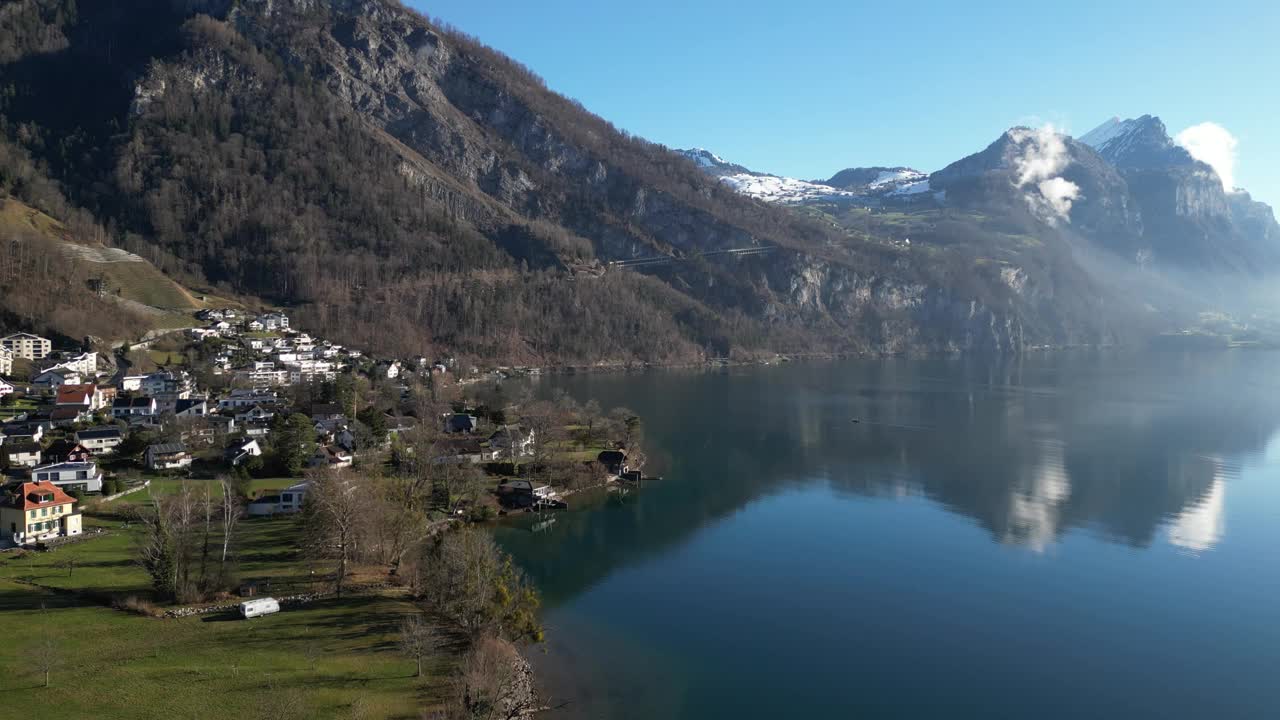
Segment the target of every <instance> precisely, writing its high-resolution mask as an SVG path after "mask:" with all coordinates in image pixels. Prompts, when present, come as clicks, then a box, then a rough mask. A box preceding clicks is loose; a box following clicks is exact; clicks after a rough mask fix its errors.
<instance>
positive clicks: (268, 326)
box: [258, 312, 289, 331]
mask: <svg viewBox="0 0 1280 720" xmlns="http://www.w3.org/2000/svg"><path fill="white" fill-rule="evenodd" d="M258 324H259V325H261V326H262V327H261V328H260V329H262V330H272V331H275V330H288V329H289V318H288V316H286V315H285V314H284V313H278V312H271V313H266V314H265V315H259V316H258Z"/></svg>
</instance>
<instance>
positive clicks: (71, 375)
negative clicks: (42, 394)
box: [31, 367, 81, 388]
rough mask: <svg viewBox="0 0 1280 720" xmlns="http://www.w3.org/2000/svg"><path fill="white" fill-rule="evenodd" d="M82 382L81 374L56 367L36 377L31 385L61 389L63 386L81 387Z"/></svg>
mask: <svg viewBox="0 0 1280 720" xmlns="http://www.w3.org/2000/svg"><path fill="white" fill-rule="evenodd" d="M80 381H81V377H80V373H78V372H76V371H75V370H68V369H67V368H60V367H55V368H50V369H48V370H45V371H44V372H42V373H40V374H39V375H36V376H35V378H33V379H32V380H31V384H33V385H39V386H41V387H47V388H60V387H62V386H63V385H79V384H80Z"/></svg>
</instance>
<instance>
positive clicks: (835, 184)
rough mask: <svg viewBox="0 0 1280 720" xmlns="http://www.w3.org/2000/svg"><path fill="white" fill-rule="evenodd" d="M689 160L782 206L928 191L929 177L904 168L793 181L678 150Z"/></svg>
mask: <svg viewBox="0 0 1280 720" xmlns="http://www.w3.org/2000/svg"><path fill="white" fill-rule="evenodd" d="M676 152H678V153H680V154H681V155H683V156H685V157H686V158H689V159H690V160H692V161H693V162H694V163H695V164H696V165H697V166H698V167H699V168H700V169H702V171H703V172H705V173H707V174H708V175H711V176H713V177H716V178H718V179H719V180H720V182H722V183H724V184H725V185H728V186H729V187H731V188H733V189H734V190H737V191H738V192H740V193H742V194H743V195H747V196H749V197H753V198H756V199H757V200H764V201H765V202H775V203H783V204H797V203H802V202H806V201H811V200H831V199H845V200H851V201H858V200H867V201H880V200H884V199H902V200H907V199H912V197H911V196H916V195H921V194H923V193H928V192H929V191H930V187H929V176H928V175H925V174H924V173H922V172H918V171H916V170H912V169H911V168H905V167H892V168H888V167H874V168H850V169H848V170H842V171H840V172H839V173H837V174H836V175H835V177H833V178H831V179H830V180H826V181H823V180H814V181H809V180H798V179H796V178H790V177H783V176H780V175H770V174H768V173H761V172H756V171H754V170H750V169H748V168H746V167H743V166H742V165H738V164H736V163H731V162H728V161H726V160H725V159H724V158H721V157H720V156H719V155H716V154H715V153H713V152H711V151H709V150H705V149H703V148H692V149H689V150H677V151H676Z"/></svg>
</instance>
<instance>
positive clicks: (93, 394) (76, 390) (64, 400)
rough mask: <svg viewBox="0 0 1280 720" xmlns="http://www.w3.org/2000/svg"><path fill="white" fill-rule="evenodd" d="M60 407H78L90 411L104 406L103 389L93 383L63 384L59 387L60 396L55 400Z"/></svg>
mask: <svg viewBox="0 0 1280 720" xmlns="http://www.w3.org/2000/svg"><path fill="white" fill-rule="evenodd" d="M54 404H55V405H57V406H58V407H76V408H82V409H84V410H88V411H90V412H92V411H94V410H97V409H99V408H101V407H102V391H100V390H98V386H97V385H94V384H92V383H90V384H86V385H63V386H62V387H59V388H58V398H57V399H56V400H54Z"/></svg>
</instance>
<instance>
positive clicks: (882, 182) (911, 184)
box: [822, 167, 931, 197]
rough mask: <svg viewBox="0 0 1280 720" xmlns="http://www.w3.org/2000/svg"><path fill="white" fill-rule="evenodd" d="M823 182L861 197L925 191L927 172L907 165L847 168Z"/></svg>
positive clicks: (914, 193)
mask: <svg viewBox="0 0 1280 720" xmlns="http://www.w3.org/2000/svg"><path fill="white" fill-rule="evenodd" d="M822 184H823V185H829V186H831V187H833V188H839V189H841V190H847V191H849V192H852V193H854V194H856V195H859V196H861V197H884V196H901V197H905V196H912V195H920V194H922V193H927V192H929V191H930V190H931V188H930V187H929V177H928V175H926V174H924V173H922V172H920V171H919V170H913V169H911V168H908V167H855V168H846V169H844V170H841V171H840V172H838V173H836V174H835V175H832V176H831V178H830V179H829V180H824V181H823V182H822Z"/></svg>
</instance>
